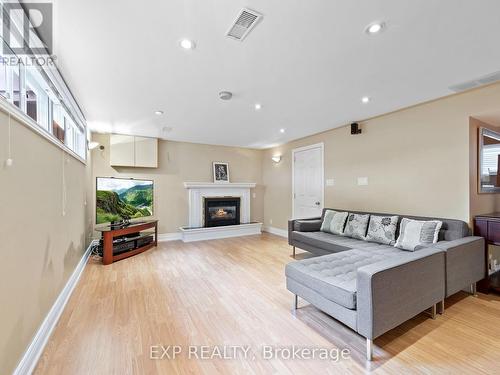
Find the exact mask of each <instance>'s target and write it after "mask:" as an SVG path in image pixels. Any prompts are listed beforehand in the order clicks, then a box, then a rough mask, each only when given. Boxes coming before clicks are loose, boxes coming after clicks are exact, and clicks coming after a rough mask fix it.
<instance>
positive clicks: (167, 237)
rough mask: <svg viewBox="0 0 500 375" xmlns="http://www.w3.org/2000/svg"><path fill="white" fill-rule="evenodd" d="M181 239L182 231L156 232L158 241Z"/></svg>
mask: <svg viewBox="0 0 500 375" xmlns="http://www.w3.org/2000/svg"><path fill="white" fill-rule="evenodd" d="M181 239H182V233H180V232H173V233H160V234H158V241H159V242H164V241H180V240H181Z"/></svg>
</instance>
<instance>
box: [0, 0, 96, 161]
mask: <svg viewBox="0 0 500 375" xmlns="http://www.w3.org/2000/svg"><path fill="white" fill-rule="evenodd" d="M2 3H3V1H2V0H0V4H2ZM11 21H12V20H11ZM14 23H15V22H14ZM14 23H12V22H11V24H10V26H13V27H15V25H14ZM23 27H24V26H23ZM3 30H4V29H2V28H0V38H1V36H2V35H1V33H2V32H3ZM15 34H16V35H17V36H16V35H14V34H11V36H12V35H14V37H16V38H18V37H20V36H21V37H20V38H22V35H23V33H15ZM0 40H1V44H0V63H1V64H0V100H5V101H7V102H9V103H11V104H13V105H15V106H16V107H17V108H18V109H19V110H20V111H22V112H23V113H24V114H26V115H27V116H28V117H30V118H31V119H32V120H33V122H32V121H27V124H28V125H29V126H31V127H33V126H35V125H34V124H33V123H35V124H36V126H37V127H39V128H41V129H43V131H44V132H45V133H46V134H48V135H50V136H49V138H50V139H52V140H53V141H54V142H56V143H60V144H62V145H64V146H65V148H67V149H69V150H71V151H72V152H73V153H75V154H76V155H77V156H79V157H80V158H81V159H83V160H85V159H86V129H87V125H86V123H85V119H84V117H83V114H82V113H81V111H80V109H79V108H78V105H77V104H76V103H75V100H74V98H73V97H72V95H71V93H70V91H69V89H68V88H67V87H66V85H65V84H64V81H63V79H62V77H61V76H60V74H59V72H58V71H57V68H55V66H53V65H52V66H49V65H47V66H44V65H41V66H36V65H33V63H32V61H33V60H32V59H31V58H30V57H31V55H28V56H24V55H15V54H13V53H12V49H10V48H9V47H8V46H7V44H6V43H5V41H4V40H3V39H0ZM17 42H18V43H20V44H19V45H22V39H21V40H18V41H17ZM6 51H7V52H10V54H9V53H7V52H6ZM3 53H5V56H4V55H3ZM28 62H31V63H28Z"/></svg>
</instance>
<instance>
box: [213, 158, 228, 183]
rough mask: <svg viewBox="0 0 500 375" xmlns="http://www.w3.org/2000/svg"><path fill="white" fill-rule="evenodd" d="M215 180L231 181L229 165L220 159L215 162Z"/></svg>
mask: <svg viewBox="0 0 500 375" xmlns="http://www.w3.org/2000/svg"><path fill="white" fill-rule="evenodd" d="M213 170H214V182H215V183H227V182H229V165H228V164H227V163H223V162H220V161H214V162H213Z"/></svg>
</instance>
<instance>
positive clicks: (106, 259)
mask: <svg viewBox="0 0 500 375" xmlns="http://www.w3.org/2000/svg"><path fill="white" fill-rule="evenodd" d="M151 229H154V241H153V242H151V243H148V244H146V245H144V246H140V247H136V248H134V249H130V250H127V251H124V252H122V253H119V254H113V240H114V239H115V238H116V237H121V236H126V235H127V234H135V233H140V232H142V233H140V234H139V235H138V236H134V237H131V238H130V239H128V240H136V239H137V238H140V237H144V236H145V234H146V233H145V231H147V230H151ZM95 230H96V231H98V232H101V235H102V240H103V251H102V252H103V255H102V263H103V264H104V265H107V264H111V263H113V262H116V261H119V260H121V259H125V258H128V257H131V256H134V255H137V254H140V253H143V252H144V251H146V250H149V249H151V248H153V247H155V246H157V245H158V220H148V221H141V222H139V223H130V224H126V225H123V226H113V227H111V226H110V225H107V226H101V227H96V228H95ZM151 234H153V233H152V232H151Z"/></svg>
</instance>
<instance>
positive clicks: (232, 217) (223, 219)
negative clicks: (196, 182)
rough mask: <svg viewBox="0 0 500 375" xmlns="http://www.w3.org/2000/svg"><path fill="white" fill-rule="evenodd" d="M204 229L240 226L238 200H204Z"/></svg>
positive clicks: (232, 198)
mask: <svg viewBox="0 0 500 375" xmlns="http://www.w3.org/2000/svg"><path fill="white" fill-rule="evenodd" d="M204 206H205V219H204V226H205V227H219V226H223V225H239V224H240V198H239V197H217V198H204Z"/></svg>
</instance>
